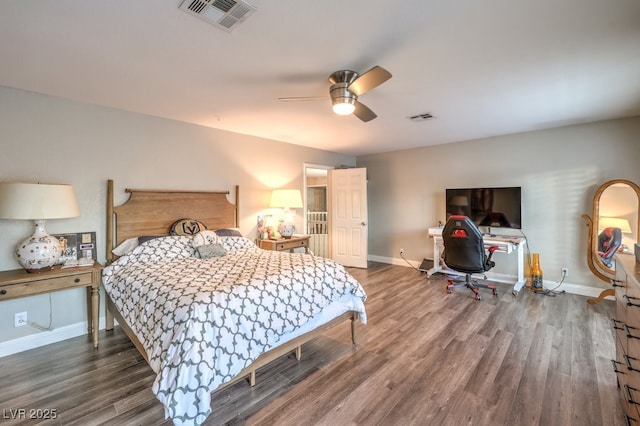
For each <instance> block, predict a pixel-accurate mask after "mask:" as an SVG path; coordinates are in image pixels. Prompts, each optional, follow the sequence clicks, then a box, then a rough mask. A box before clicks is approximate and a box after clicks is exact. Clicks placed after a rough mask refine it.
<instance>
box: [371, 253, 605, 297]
mask: <svg viewBox="0 0 640 426" xmlns="http://www.w3.org/2000/svg"><path fill="white" fill-rule="evenodd" d="M368 259H369V260H370V261H372V262H380V263H387V264H390V265H398V266H405V267H412V266H413V267H414V268H416V269H417V268H418V267H419V266H420V262H415V261H412V260H408V261H405V260H404V259H398V258H392V257H384V256H372V255H370V256H369V257H368ZM425 278H426V274H425ZM487 278H489V279H491V280H492V281H496V282H499V283H506V284H513V283H514V282H515V281H516V276H515V275H507V274H498V273H492V272H488V273H487ZM557 285H558V283H557V282H556V281H550V280H544V287H545V288H548V289H554V288H555V287H556V286H557ZM562 290H564V291H565V292H567V293H570V294H576V295H579V296H587V297H598V295H599V294H600V292H602V290H604V289H603V288H600V287H589V286H585V285H580V284H571V283H566V282H565V283H562V285H561V286H560V287H558V289H557V290H556V291H562ZM606 299H607V300H615V298H613V297H611V296H609V297H607V298H606Z"/></svg>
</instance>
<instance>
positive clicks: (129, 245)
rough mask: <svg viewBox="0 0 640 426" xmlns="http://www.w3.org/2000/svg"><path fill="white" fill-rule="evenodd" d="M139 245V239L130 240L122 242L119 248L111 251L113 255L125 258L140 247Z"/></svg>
mask: <svg viewBox="0 0 640 426" xmlns="http://www.w3.org/2000/svg"><path fill="white" fill-rule="evenodd" d="M139 244H140V243H139V242H138V237H134V238H129V239H126V240H124V241H123V242H121V243H120V244H119V245H118V247H116V248H114V249H113V250H111V253H113V254H115V255H116V256H124V255H125V254H127V253H129V252H130V251H131V250H133V249H134V248H136V247H138V245H139Z"/></svg>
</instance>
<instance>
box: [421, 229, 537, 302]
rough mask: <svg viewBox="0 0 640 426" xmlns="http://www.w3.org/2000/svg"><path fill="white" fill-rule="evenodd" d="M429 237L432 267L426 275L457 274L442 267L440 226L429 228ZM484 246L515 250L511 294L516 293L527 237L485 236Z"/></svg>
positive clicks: (505, 250) (521, 271) (521, 280)
mask: <svg viewBox="0 0 640 426" xmlns="http://www.w3.org/2000/svg"><path fill="white" fill-rule="evenodd" d="M429 237H431V238H433V268H431V269H429V270H428V271H427V276H428V277H430V276H431V275H433V274H435V273H436V272H444V273H447V274H458V275H460V273H459V272H455V271H452V270H450V269H444V268H443V267H442V259H441V258H440V257H441V256H442V249H443V248H444V244H443V241H442V228H429ZM483 240H484V245H485V247H498V250H496V251H497V252H501V253H507V254H509V253H512V252H514V251H515V252H516V254H517V256H516V259H517V261H518V279H517V281H516V282H515V283H514V284H513V290H512V293H513V295H514V296H515V295H517V294H518V292H519V291H520V290H521V289H522V287H524V284H525V278H524V246H525V243H526V242H527V239H526V238H524V237H511V236H500V235H496V236H491V237H489V236H485V237H484V238H483Z"/></svg>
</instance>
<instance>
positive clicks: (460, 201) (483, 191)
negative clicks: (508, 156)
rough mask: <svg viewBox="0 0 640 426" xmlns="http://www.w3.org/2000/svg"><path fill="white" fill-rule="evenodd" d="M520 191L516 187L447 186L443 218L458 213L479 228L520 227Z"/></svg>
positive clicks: (519, 188)
mask: <svg viewBox="0 0 640 426" xmlns="http://www.w3.org/2000/svg"><path fill="white" fill-rule="evenodd" d="M521 194H522V191H521V187H519V186H512V187H503V188H456V189H447V190H446V202H447V206H446V210H447V220H448V219H449V216H451V215H452V214H462V215H465V216H469V217H470V218H471V220H473V221H474V222H475V224H476V225H478V226H480V227H481V226H486V227H487V228H515V229H521V228H522V204H521ZM489 232H490V231H489Z"/></svg>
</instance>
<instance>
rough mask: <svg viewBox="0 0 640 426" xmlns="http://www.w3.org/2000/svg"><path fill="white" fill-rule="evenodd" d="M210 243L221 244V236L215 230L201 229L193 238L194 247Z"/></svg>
mask: <svg viewBox="0 0 640 426" xmlns="http://www.w3.org/2000/svg"><path fill="white" fill-rule="evenodd" d="M209 244H220V237H218V234H216V233H215V232H214V231H200V232H198V233H197V234H195V235H194V236H193V238H192V239H191V245H192V246H193V248H197V247H200V246H204V245H209Z"/></svg>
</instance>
